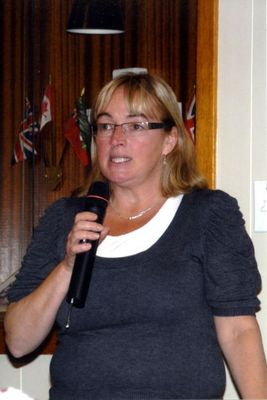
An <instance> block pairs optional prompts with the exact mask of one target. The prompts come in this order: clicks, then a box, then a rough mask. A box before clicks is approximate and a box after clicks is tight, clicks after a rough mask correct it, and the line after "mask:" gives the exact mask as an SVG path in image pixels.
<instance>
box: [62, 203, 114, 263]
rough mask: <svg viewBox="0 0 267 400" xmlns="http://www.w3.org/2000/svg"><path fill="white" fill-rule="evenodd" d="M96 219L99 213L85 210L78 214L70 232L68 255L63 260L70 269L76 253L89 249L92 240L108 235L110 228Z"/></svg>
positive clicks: (67, 247) (101, 238) (67, 246)
mask: <svg viewBox="0 0 267 400" xmlns="http://www.w3.org/2000/svg"><path fill="white" fill-rule="evenodd" d="M96 220H97V215H96V214H95V213H92V212H88V211H84V212H80V213H78V214H76V216H75V219H74V224H73V226H72V229H71V231H70V233H69V234H68V240H67V245H66V255H65V258H64V260H63V262H64V265H65V266H66V267H67V268H68V269H70V270H72V269H73V266H74V262H75V257H76V254H78V253H82V252H85V251H89V250H90V249H91V247H92V245H91V242H92V241H95V240H100V241H102V240H103V239H104V238H105V237H106V236H107V234H108V232H109V229H108V228H107V227H104V226H103V225H101V224H99V223H98V222H96Z"/></svg>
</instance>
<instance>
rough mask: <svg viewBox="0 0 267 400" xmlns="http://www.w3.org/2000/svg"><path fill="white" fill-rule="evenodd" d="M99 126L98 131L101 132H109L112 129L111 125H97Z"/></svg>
mask: <svg viewBox="0 0 267 400" xmlns="http://www.w3.org/2000/svg"><path fill="white" fill-rule="evenodd" d="M99 125H100V129H101V130H102V131H110V130H112V129H113V125H112V124H105V123H104V124H99Z"/></svg>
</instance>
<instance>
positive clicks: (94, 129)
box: [91, 121, 174, 136]
mask: <svg viewBox="0 0 267 400" xmlns="http://www.w3.org/2000/svg"><path fill="white" fill-rule="evenodd" d="M100 124H101V123H100ZM105 124H108V125H112V126H113V130H112V133H114V132H115V129H116V127H117V126H123V125H125V124H140V125H142V124H145V125H146V126H145V129H144V130H150V129H162V128H164V129H165V130H170V129H171V128H172V127H173V126H174V124H173V123H172V122H171V121H166V122H164V121H162V122H147V121H141V122H135V121H133V122H123V123H122V124H113V123H109V122H107V123H103V125H105ZM97 125H98V124H97V123H95V124H91V129H92V133H93V135H94V136H97ZM101 125H102V124H101Z"/></svg>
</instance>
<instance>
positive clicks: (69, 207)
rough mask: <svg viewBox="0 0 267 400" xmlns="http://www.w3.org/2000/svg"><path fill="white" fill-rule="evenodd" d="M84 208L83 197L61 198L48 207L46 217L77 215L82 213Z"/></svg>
mask: <svg viewBox="0 0 267 400" xmlns="http://www.w3.org/2000/svg"><path fill="white" fill-rule="evenodd" d="M83 207H84V198H83V197H61V198H59V199H57V200H56V201H54V202H53V203H51V204H49V205H48V206H47V208H46V209H45V212H44V215H48V216H50V217H53V216H56V215H58V213H65V212H68V213H69V212H74V213H77V212H78V211H81V210H82V209H83Z"/></svg>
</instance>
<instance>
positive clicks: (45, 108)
mask: <svg viewBox="0 0 267 400" xmlns="http://www.w3.org/2000/svg"><path fill="white" fill-rule="evenodd" d="M53 100H54V99H53V90H52V86H51V85H50V84H49V85H47V86H46V88H45V92H44V97H43V100H42V104H41V119H40V131H41V130H42V129H43V127H44V126H45V125H46V124H47V123H48V122H50V121H52V120H53V117H54V116H53Z"/></svg>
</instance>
